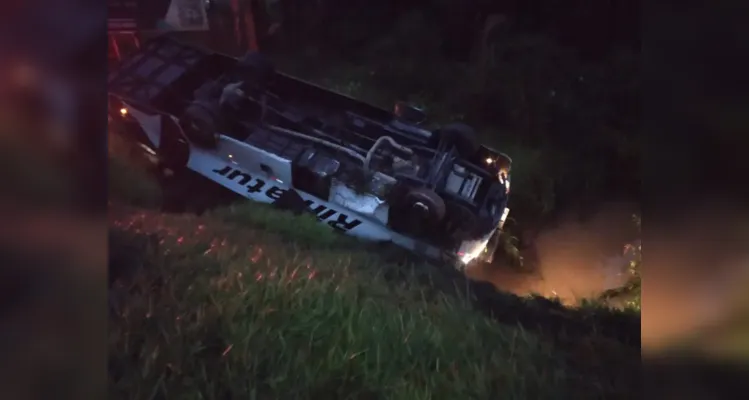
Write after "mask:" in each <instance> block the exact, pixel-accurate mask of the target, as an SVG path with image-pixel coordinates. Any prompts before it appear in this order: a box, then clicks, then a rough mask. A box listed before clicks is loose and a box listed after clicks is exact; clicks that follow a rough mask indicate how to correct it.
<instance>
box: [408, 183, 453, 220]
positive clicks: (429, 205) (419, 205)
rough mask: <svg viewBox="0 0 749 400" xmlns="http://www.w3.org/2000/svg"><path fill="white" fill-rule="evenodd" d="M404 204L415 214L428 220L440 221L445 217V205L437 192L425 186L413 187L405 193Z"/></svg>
mask: <svg viewBox="0 0 749 400" xmlns="http://www.w3.org/2000/svg"><path fill="white" fill-rule="evenodd" d="M405 200H406V204H407V206H408V207H409V208H411V209H413V212H414V213H415V214H416V213H418V214H421V215H422V218H423V219H424V220H426V221H430V222H434V223H437V222H440V221H442V220H443V219H444V218H445V214H446V213H447V207H446V206H445V201H444V200H442V197H440V196H439V195H438V194H437V193H435V192H434V191H432V190H430V189H427V188H413V189H410V190H409V191H408V193H406V197H405Z"/></svg>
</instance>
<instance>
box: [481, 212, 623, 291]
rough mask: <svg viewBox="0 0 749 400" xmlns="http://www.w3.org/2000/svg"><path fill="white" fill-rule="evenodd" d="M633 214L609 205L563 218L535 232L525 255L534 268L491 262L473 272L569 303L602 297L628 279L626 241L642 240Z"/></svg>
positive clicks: (497, 283)
mask: <svg viewBox="0 0 749 400" xmlns="http://www.w3.org/2000/svg"><path fill="white" fill-rule="evenodd" d="M632 217H633V212H632V207H631V206H627V205H611V206H608V207H606V208H605V209H603V210H602V211H600V212H599V213H598V214H596V216H594V217H592V218H588V219H586V220H582V221H581V220H579V219H577V218H574V217H569V218H563V219H560V220H559V221H558V222H557V223H556V224H555V226H554V227H549V228H546V229H544V230H542V231H541V232H539V233H538V234H537V235H535V238H534V239H533V241H532V246H531V249H530V251H529V252H526V254H525V256H524V257H525V258H526V259H527V260H529V261H528V263H527V265H528V266H529V267H530V268H531V270H530V271H527V272H520V271H518V270H517V269H513V268H511V267H505V266H501V265H492V266H489V267H486V268H477V269H474V270H472V271H470V273H469V275H470V276H471V277H472V278H474V279H480V280H486V281H490V282H492V283H493V284H494V285H495V286H497V287H498V288H500V289H502V290H507V291H510V292H513V293H516V294H519V295H526V294H531V293H536V294H540V295H544V296H547V297H558V298H559V299H560V300H562V301H563V302H564V303H565V304H576V303H579V302H580V301H581V300H582V299H587V298H593V297H598V296H600V295H601V293H603V292H604V291H605V290H607V289H613V288H617V287H620V286H622V285H623V284H624V283H626V281H627V278H628V275H627V274H626V270H627V267H628V265H629V259H628V257H627V256H628V255H627V254H625V245H626V244H628V243H633V242H635V241H636V240H638V237H637V236H638V234H637V227H636V225H635V223H634V221H633V219H632Z"/></svg>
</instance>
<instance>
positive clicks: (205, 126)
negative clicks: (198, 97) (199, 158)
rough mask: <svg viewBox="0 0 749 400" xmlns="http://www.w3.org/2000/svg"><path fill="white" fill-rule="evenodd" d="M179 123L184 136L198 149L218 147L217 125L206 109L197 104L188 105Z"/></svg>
mask: <svg viewBox="0 0 749 400" xmlns="http://www.w3.org/2000/svg"><path fill="white" fill-rule="evenodd" d="M179 123H180V126H181V127H182V130H183V131H184V132H185V136H187V138H188V139H189V140H190V141H191V142H192V143H194V144H195V145H197V146H198V147H203V148H207V149H214V148H216V146H218V139H219V134H218V129H219V123H218V120H217V118H216V117H215V116H214V114H213V113H212V112H211V111H209V110H208V108H207V107H204V106H202V105H200V104H198V103H194V104H191V105H189V106H188V107H187V109H186V110H185V113H184V114H183V115H182V117H181V118H180V120H179Z"/></svg>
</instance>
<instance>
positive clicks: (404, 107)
mask: <svg viewBox="0 0 749 400" xmlns="http://www.w3.org/2000/svg"><path fill="white" fill-rule="evenodd" d="M393 114H395V116H396V117H397V118H398V119H400V120H402V121H404V122H408V123H411V124H415V125H419V124H421V123H423V122H424V121H425V120H426V119H427V115H426V113H425V112H424V110H422V109H420V108H418V107H415V106H413V105H411V104H408V103H406V102H405V101H396V102H395V108H394V109H393Z"/></svg>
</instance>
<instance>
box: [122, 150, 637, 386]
mask: <svg viewBox="0 0 749 400" xmlns="http://www.w3.org/2000/svg"><path fill="white" fill-rule="evenodd" d="M110 167H111V170H110V194H111V199H112V205H111V209H112V211H111V216H110V220H111V225H110V276H111V277H112V279H115V278H116V281H115V282H114V283H113V284H112V289H111V291H110V305H111V307H112V309H113V311H112V313H111V322H110V339H109V340H110V343H109V354H110V365H109V385H110V394H111V395H112V396H113V398H133V399H135V398H170V399H171V398H174V399H183V398H184V399H192V398H195V399H198V398H208V399H210V398H258V399H273V398H361V399H370V398H371V399H375V398H393V399H456V398H476V399H488V398H506V399H559V398H631V397H632V396H634V394H635V393H638V387H637V386H638V385H637V382H638V380H639V372H638V370H639V369H638V364H639V354H640V353H639V347H638V346H637V342H638V340H639V338H638V336H639V315H634V314H627V313H622V312H613V311H609V310H604V309H600V308H597V307H594V306H590V305H589V306H586V307H581V308H578V309H567V308H564V307H561V306H560V305H559V304H556V303H554V302H552V301H549V300H546V299H538V298H519V297H516V296H513V295H507V294H501V293H495V292H493V290H492V289H491V288H487V287H486V286H477V285H474V284H469V283H468V282H466V281H465V280H461V279H460V278H459V277H456V276H455V274H451V273H450V272H449V271H443V270H439V269H438V268H435V267H431V266H427V265H420V264H416V263H413V262H410V261H406V260H405V259H404V258H403V257H401V256H399V255H397V254H388V253H389V252H385V251H382V250H383V249H378V250H376V251H373V250H372V249H367V248H366V247H365V246H364V245H361V244H358V243H355V242H351V241H350V240H347V239H346V238H343V237H339V236H337V235H335V234H333V233H332V232H330V231H327V230H325V229H321V228H324V227H322V226H321V225H319V224H317V222H316V221H314V220H313V219H311V217H310V218H304V217H301V218H300V217H293V216H290V215H287V214H284V213H282V212H278V211H276V210H273V209H270V208H268V207H260V206H258V205H255V204H245V205H236V206H233V207H229V208H224V209H222V210H215V211H212V212H209V213H207V214H204V215H202V216H196V215H191V214H183V215H173V214H166V213H162V212H160V211H159V203H160V200H159V196H160V193H159V188H158V186H157V185H155V184H154V183H153V182H152V181H150V180H149V178H148V176H147V175H146V174H144V173H142V172H141V171H140V170H138V169H137V168H134V167H133V166H132V165H126V164H124V163H123V162H122V160H118V159H116V158H114V159H112V160H111V165H110ZM198 190H199V189H198Z"/></svg>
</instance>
